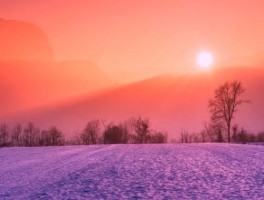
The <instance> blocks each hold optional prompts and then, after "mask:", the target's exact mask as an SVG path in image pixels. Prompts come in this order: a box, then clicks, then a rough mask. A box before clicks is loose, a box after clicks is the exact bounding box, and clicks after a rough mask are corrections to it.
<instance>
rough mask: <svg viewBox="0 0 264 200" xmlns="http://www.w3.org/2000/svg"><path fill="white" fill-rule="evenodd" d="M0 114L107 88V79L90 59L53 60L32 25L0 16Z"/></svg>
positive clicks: (43, 36)
mask: <svg viewBox="0 0 264 200" xmlns="http://www.w3.org/2000/svg"><path fill="white" fill-rule="evenodd" d="M0 30H1V31H0V47H1V52H0V96H1V98H0V110H1V113H0V117H1V116H3V115H4V114H6V113H9V112H11V111H13V112H14V111H17V110H20V109H25V108H31V107H35V106H40V105H44V104H48V103H50V102H56V101H59V100H61V99H65V98H68V97H72V96H77V95H80V94H83V93H94V92H96V91H98V90H100V89H103V88H105V87H108V86H109V85H110V84H111V81H112V80H111V79H110V78H109V76H108V75H107V74H105V73H104V72H103V71H102V70H100V68H99V67H98V66H97V65H96V64H95V63H93V62H91V61H74V60H73V61H64V62H60V63H58V62H56V61H55V60H54V56H53V50H52V46H51V44H50V42H49V40H48V37H47V36H46V34H45V33H44V32H43V31H42V30H41V29H40V28H39V27H37V26H36V25H34V24H30V23H26V22H22V21H15V20H3V19H0Z"/></svg>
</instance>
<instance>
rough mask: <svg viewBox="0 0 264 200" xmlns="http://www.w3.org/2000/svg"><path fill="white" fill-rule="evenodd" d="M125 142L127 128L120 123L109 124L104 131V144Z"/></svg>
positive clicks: (126, 141) (126, 139)
mask: <svg viewBox="0 0 264 200" xmlns="http://www.w3.org/2000/svg"><path fill="white" fill-rule="evenodd" d="M126 143H128V138H127V129H126V128H125V127H124V126H123V125H122V124H119V125H114V124H109V125H108V126H107V128H106V129H105V131H104V144H126Z"/></svg>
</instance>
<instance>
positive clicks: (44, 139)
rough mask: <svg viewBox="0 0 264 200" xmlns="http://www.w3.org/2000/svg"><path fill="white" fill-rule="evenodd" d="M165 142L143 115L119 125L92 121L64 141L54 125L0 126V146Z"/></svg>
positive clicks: (162, 135) (163, 136) (163, 134)
mask: <svg viewBox="0 0 264 200" xmlns="http://www.w3.org/2000/svg"><path fill="white" fill-rule="evenodd" d="M166 142H167V134H166V133H163V132H158V131H155V130H152V129H151V127H150V122H149V119H147V118H142V117H133V118H131V119H129V120H126V121H124V122H120V123H118V124H115V123H109V124H106V123H105V121H103V120H99V119H96V120H91V121H89V122H88V123H87V124H86V126H85V128H84V129H83V131H82V132H81V133H79V134H78V133H76V134H75V135H74V137H73V138H72V139H70V140H69V139H68V140H66V139H65V136H64V134H63V133H62V132H61V131H60V130H59V129H58V128H57V127H56V126H52V127H50V128H49V129H47V130H41V129H40V128H38V127H37V126H35V125H34V123H32V122H29V123H28V124H27V125H26V126H25V127H22V125H21V124H17V125H16V126H14V127H13V128H9V127H8V126H7V125H6V124H1V125H0V147H7V146H25V147H35V146H59V145H93V144H129V143H130V144H132V143H135V144H145V143H166Z"/></svg>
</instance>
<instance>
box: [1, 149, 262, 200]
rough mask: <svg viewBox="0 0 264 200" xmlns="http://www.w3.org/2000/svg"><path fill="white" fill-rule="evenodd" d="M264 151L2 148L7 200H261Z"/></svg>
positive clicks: (3, 195)
mask: <svg viewBox="0 0 264 200" xmlns="http://www.w3.org/2000/svg"><path fill="white" fill-rule="evenodd" d="M263 156H264V147H263V146H255V145H235V144H191V145H190V144H189V145H183V144H181V145H175V144H167V145H100V146H96V145H95V146H68V147H67V146H65V147H50V148H3V149H0V158H1V171H0V177H1V179H0V186H1V187H0V199H261V198H262V197H263V192H262V191H263V171H264V161H263Z"/></svg>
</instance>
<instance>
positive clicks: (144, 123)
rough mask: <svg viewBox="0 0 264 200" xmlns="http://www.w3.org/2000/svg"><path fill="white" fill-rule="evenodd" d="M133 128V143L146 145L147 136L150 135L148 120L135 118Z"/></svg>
mask: <svg viewBox="0 0 264 200" xmlns="http://www.w3.org/2000/svg"><path fill="white" fill-rule="evenodd" d="M133 127H134V130H135V133H136V135H135V143H147V142H148V138H149V137H148V136H149V133H150V130H149V128H150V122H149V119H148V118H145V119H142V118H141V117H137V118H135V119H134V122H133Z"/></svg>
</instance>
